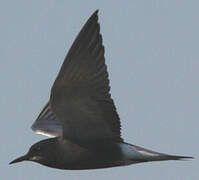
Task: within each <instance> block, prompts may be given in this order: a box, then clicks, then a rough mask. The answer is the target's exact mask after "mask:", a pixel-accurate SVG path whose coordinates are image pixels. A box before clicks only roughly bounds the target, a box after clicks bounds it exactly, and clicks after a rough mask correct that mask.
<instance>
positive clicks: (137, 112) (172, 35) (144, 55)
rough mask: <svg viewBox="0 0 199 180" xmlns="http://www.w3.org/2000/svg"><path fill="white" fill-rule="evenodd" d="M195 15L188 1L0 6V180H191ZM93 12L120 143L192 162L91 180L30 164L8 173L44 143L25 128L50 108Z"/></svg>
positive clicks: (198, 121)
mask: <svg viewBox="0 0 199 180" xmlns="http://www.w3.org/2000/svg"><path fill="white" fill-rule="evenodd" d="M198 7H199V1H195V0H189V1H187V0H168V1H160V0H159V1H158V0H129V1H127V0H123V1H116V0H108V1H107V0H100V1H97V2H96V1H93V0H92V1H91V0H78V1H77V0H73V1H72V0H42V1H35V0H34V1H33V0H29V1H27V0H17V1H11V0H1V5H0V39H1V41H0V69H1V70H0V84H1V85H0V87H1V88H0V89H1V93H0V107H1V108H0V114H1V122H2V124H1V131H0V137H1V148H0V159H1V162H0V171H1V177H3V178H4V179H9V180H10V179H11V180H12V179H15V180H21V179H25V180H26V179H28V180H35V179H37V180H44V179H45V180H46V179H59V180H60V179H70V180H77V179H85V180H93V179H95V180H102V179H109V180H110V179H114V180H121V179H125V180H126V179H130V180H139V179H143V180H145V179H147V180H154V179H161V180H168V179H174V180H177V179H180V180H194V179H198V177H199V171H198V170H199V169H198V164H199V160H198V155H199V152H198V149H199V148H198V147H199V143H198V138H199V118H198V117H199V115H198V109H199V81H198V79H199V48H198V47H199V44H198V43H199V36H198V33H199V23H198V18H199V11H198ZM96 9H99V22H100V24H101V33H102V35H103V40H104V41H103V42H104V45H105V57H106V63H107V65H108V71H109V76H110V79H111V87H112V88H111V92H112V97H113V98H114V100H115V104H116V107H117V110H118V113H119V115H120V118H121V122H122V127H123V131H122V135H123V138H124V139H125V140H126V142H129V143H132V144H136V145H140V146H143V147H145V148H149V149H152V150H156V151H160V152H165V153H170V154H177V155H191V156H194V157H195V158H196V159H195V160H192V161H182V162H177V161H168V162H154V163H145V164H139V165H131V166H128V167H119V168H110V169H102V170H88V171H87V170H85V171H70V170H65V171H63V170H57V169H52V168H47V167H45V166H41V165H39V164H36V163H31V162H23V163H19V164H16V165H12V166H9V165H8V163H9V162H10V161H11V160H13V159H14V158H16V157H18V156H20V155H23V154H24V153H26V152H27V150H28V149H29V147H30V146H31V145H32V144H34V143H35V142H38V141H39V140H41V139H44V138H46V137H44V136H41V135H36V134H34V132H32V131H31V129H30V126H31V125H32V123H33V121H34V120H35V118H36V117H37V115H38V113H39V112H40V110H41V109H42V108H43V106H44V105H45V103H46V102H47V100H48V98H49V93H50V87H51V85H52V84H53V81H54V79H55V77H56V75H57V73H58V71H59V68H60V66H61V64H62V62H63V59H64V57H65V55H66V53H67V51H68V49H69V47H70V46H71V44H72V42H73V40H74V38H75V36H76V35H77V33H78V32H79V31H80V29H81V27H82V25H83V24H84V23H85V22H86V20H87V19H88V18H89V16H90V15H91V14H92V13H93V12H94V11H95V10H96Z"/></svg>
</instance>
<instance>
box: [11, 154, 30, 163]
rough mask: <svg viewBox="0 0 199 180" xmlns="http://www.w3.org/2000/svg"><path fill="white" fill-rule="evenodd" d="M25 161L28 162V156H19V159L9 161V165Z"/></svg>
mask: <svg viewBox="0 0 199 180" xmlns="http://www.w3.org/2000/svg"><path fill="white" fill-rule="evenodd" d="M25 160H28V156H27V155H25V156H21V157H19V158H17V159H15V160H14V161H11V162H10V163H9V164H14V163H18V162H21V161H25Z"/></svg>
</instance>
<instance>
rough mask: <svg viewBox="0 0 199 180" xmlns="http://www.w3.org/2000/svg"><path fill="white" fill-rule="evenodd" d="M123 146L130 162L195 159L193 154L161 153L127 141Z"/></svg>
mask: <svg viewBox="0 0 199 180" xmlns="http://www.w3.org/2000/svg"><path fill="white" fill-rule="evenodd" d="M121 148H122V151H123V153H124V156H125V157H126V159H128V160H130V163H140V162H149V161H167V160H185V159H193V157H191V156H177V155H169V154H164V153H159V152H155V151H151V150H148V149H145V148H142V147H140V146H135V145H132V144H127V143H123V144H122V145H121Z"/></svg>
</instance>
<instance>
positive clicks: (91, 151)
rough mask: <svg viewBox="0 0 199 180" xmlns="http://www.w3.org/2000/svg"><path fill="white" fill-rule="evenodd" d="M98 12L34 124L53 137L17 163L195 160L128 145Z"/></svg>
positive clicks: (67, 165) (79, 165)
mask: <svg viewBox="0 0 199 180" xmlns="http://www.w3.org/2000/svg"><path fill="white" fill-rule="evenodd" d="M97 13H98V11H96V12H95V13H94V14H93V15H92V16H91V17H90V18H89V20H88V21H87V22H86V24H85V25H84V27H83V28H82V30H81V31H80V33H79V35H78V36H77V38H76V39H75V41H74V43H73V45H72V47H71V48H70V50H69V52H68V54H67V56H66V58H65V60H64V63H63V65H62V67H61V70H60V72H59V74H58V76H57V78H56V80H55V82H54V84H53V87H52V89H51V96H50V100H49V102H48V103H47V104H46V106H45V107H44V109H43V110H42V112H41V113H40V115H39V116H38V118H37V120H36V121H35V123H34V124H33V126H32V129H33V130H34V131H35V132H36V133H40V134H44V135H48V136H53V137H54V138H50V139H46V140H42V141H40V142H38V143H36V144H34V145H33V146H32V147H31V148H30V150H29V152H28V153H27V154H26V155H25V156H22V157H20V158H18V159H16V160H14V161H12V162H11V163H10V164H12V163H16V162H21V161H24V160H27V161H34V162H38V163H40V164H43V165H46V166H49V167H53V168H59V169H96V168H106V167H114V166H123V165H130V164H134V163H140V162H147V161H161V160H179V159H182V158H190V157H184V156H172V155H167V154H162V153H157V152H154V151H150V150H147V149H144V148H141V147H138V146H135V145H131V144H127V143H125V142H124V141H123V139H122V138H121V132H120V129H121V125H120V119H119V116H118V114H117V112H116V108H115V105H114V102H113V100H112V98H111V95H110V86H109V79H108V72H107V67H106V64H105V59H104V47H103V45H102V36H101V34H100V25H99V24H98V16H97Z"/></svg>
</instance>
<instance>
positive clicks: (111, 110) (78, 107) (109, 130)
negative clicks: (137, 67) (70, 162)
mask: <svg viewBox="0 0 199 180" xmlns="http://www.w3.org/2000/svg"><path fill="white" fill-rule="evenodd" d="M97 13H98V11H96V12H95V13H94V14H93V15H92V16H91V17H90V18H89V20H88V21H87V22H86V24H85V25H84V27H83V28H82V30H81V31H80V33H79V34H78V36H77V38H76V39H75V41H74V43H73V45H72V47H71V49H70V50H69V52H68V54H67V56H66V58H65V60H64V63H63V65H62V67H61V70H60V72H59V74H58V76H57V78H56V80H55V82H54V84H53V87H52V89H51V99H50V104H51V107H52V110H53V112H54V113H55V115H56V117H57V118H58V120H60V122H61V123H62V124H63V137H64V138H67V139H70V140H73V142H76V143H81V144H85V143H87V142H89V143H91V142H100V141H106V142H110V141H122V138H121V135H120V120H119V116H118V114H117V112H116V108H115V105H114V102H113V100H112V99H111V96H110V93H109V91H110V87H109V79H108V72H107V67H106V64H105V59H104V47H103V45H102V36H101V34H100V25H99V24H98V15H97Z"/></svg>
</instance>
